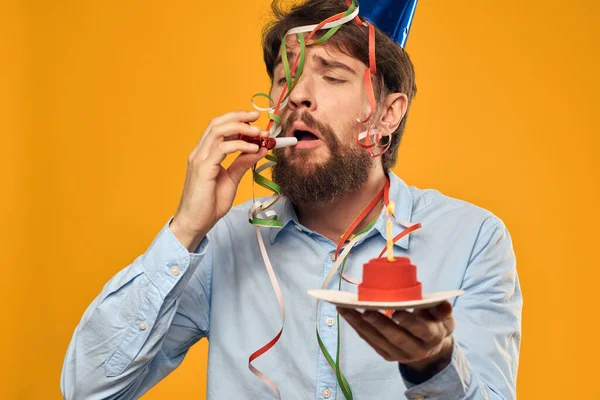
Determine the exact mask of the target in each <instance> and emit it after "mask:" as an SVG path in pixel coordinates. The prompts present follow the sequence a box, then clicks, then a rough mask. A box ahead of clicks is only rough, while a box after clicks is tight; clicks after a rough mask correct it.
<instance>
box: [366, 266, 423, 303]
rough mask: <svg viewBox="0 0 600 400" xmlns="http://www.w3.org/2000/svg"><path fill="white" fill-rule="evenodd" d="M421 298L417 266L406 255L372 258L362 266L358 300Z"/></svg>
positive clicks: (406, 299)
mask: <svg viewBox="0 0 600 400" xmlns="http://www.w3.org/2000/svg"><path fill="white" fill-rule="evenodd" d="M422 298H423V294H422V288H421V282H419V281H418V280H417V267H416V266H414V265H412V264H411V263H410V259H408V258H406V257H396V258H394V261H389V260H388V259H387V258H385V257H382V258H374V259H372V260H371V261H369V262H368V263H366V264H365V265H364V266H363V281H362V283H361V284H360V285H358V300H359V301H408V300H421V299H422Z"/></svg>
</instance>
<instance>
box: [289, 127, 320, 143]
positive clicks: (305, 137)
mask: <svg viewBox="0 0 600 400" xmlns="http://www.w3.org/2000/svg"><path fill="white" fill-rule="evenodd" d="M294 137H295V138H296V139H298V141H299V142H303V141H311V140H319V138H318V137H316V136H315V135H314V134H312V133H311V132H309V131H303V130H296V131H294Z"/></svg>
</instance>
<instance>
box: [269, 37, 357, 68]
mask: <svg viewBox="0 0 600 400" xmlns="http://www.w3.org/2000/svg"><path fill="white" fill-rule="evenodd" d="M317 38H318V37H317ZM285 40H286V42H285V45H286V50H287V53H288V57H291V58H293V57H295V56H296V55H297V54H298V52H299V51H300V41H299V40H298V36H296V35H287V36H286V38H285ZM313 40H314V39H311V42H312V41H313ZM309 54H310V55H318V56H321V57H323V58H326V59H334V60H337V61H341V62H343V63H346V64H348V65H350V66H351V67H353V68H354V67H356V68H358V69H360V66H361V65H362V66H364V63H363V62H362V61H361V60H359V59H358V58H356V57H353V56H351V55H349V54H348V52H344V51H342V50H341V49H340V48H339V46H337V45H336V44H333V41H332V42H329V41H326V42H325V43H322V44H319V45H316V46H306V47H305V55H309ZM277 59H278V60H281V48H280V49H279V53H278V54H277ZM308 59H309V57H307V60H308ZM290 62H291V60H290ZM278 66H281V64H279V65H278Z"/></svg>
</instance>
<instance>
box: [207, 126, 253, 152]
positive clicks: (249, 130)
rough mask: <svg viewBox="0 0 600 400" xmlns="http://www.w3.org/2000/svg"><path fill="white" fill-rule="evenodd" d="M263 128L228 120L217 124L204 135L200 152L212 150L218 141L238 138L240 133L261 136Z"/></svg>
mask: <svg viewBox="0 0 600 400" xmlns="http://www.w3.org/2000/svg"><path fill="white" fill-rule="evenodd" d="M261 132H264V131H261V129H260V128H259V127H258V126H251V125H248V124H245V123H243V122H226V123H223V124H219V125H215V126H213V127H211V128H210V129H207V131H206V132H205V133H204V135H202V138H201V139H200V142H199V143H198V147H199V148H200V150H199V152H200V153H201V154H202V153H206V152H208V151H211V149H212V148H213V147H215V146H216V145H217V144H218V143H221V142H223V141H225V140H238V139H239V135H240V134H241V135H246V136H259V135H260V134H261Z"/></svg>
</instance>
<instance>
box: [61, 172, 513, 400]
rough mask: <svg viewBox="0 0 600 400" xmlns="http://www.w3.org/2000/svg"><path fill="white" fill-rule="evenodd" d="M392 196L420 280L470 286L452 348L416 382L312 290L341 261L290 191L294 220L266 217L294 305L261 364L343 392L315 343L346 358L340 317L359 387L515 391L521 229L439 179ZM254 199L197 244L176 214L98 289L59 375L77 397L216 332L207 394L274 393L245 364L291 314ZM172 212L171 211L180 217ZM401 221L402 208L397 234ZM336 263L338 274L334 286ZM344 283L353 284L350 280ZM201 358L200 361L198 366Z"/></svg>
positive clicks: (450, 394) (317, 391)
mask: <svg viewBox="0 0 600 400" xmlns="http://www.w3.org/2000/svg"><path fill="white" fill-rule="evenodd" d="M390 180H391V182H390V199H391V200H393V201H394V202H395V203H396V215H397V217H398V218H399V219H400V220H404V221H408V222H421V223H422V229H420V230H418V231H416V232H414V233H411V234H410V235H409V236H407V237H405V238H403V239H402V240H400V241H399V242H398V243H397V244H396V246H395V255H397V256H406V257H410V259H411V261H412V262H413V264H415V265H416V266H417V268H418V279H419V280H420V281H421V282H422V284H423V292H424V293H431V292H437V291H441V290H454V289H462V290H464V291H465V292H466V293H465V294H464V295H463V296H461V297H458V298H456V299H453V300H452V304H453V306H454V310H453V313H454V318H455V320H456V330H455V332H454V343H455V345H454V348H453V355H452V361H451V363H450V364H449V365H448V367H446V368H445V369H444V370H443V371H441V372H440V373H439V374H437V375H436V376H434V377H433V378H431V379H429V380H428V381H426V382H424V383H421V384H419V385H413V384H411V383H410V382H407V381H405V380H404V379H403V377H402V375H401V374H400V372H399V368H398V363H395V362H388V361H386V360H384V359H383V358H382V357H381V356H379V355H378V354H377V353H376V352H375V351H374V350H373V349H372V348H371V347H370V346H369V345H368V344H367V343H366V342H365V341H363V340H362V339H361V338H360V337H359V336H358V335H357V334H356V333H355V331H354V330H353V329H352V328H351V327H350V326H349V325H348V324H347V323H346V322H345V321H344V320H343V319H342V318H340V323H341V326H337V321H336V318H335V317H336V310H335V307H334V306H333V305H331V304H329V303H326V302H321V303H320V308H319V313H318V317H317V316H316V309H315V307H316V300H315V299H314V298H312V297H310V296H309V295H308V294H307V290H308V289H318V288H320V287H321V284H322V282H323V280H324V278H325V277H326V275H327V273H328V272H329V270H330V268H331V266H332V265H333V261H332V257H331V256H332V254H333V253H334V251H335V248H336V244H335V243H333V242H332V241H330V240H329V239H327V238H325V237H324V236H322V235H320V234H318V233H316V232H313V231H311V230H310V229H307V228H306V227H303V226H302V225H301V224H300V223H299V222H298V220H297V218H296V215H295V212H294V208H293V207H292V206H291V204H290V202H288V201H286V200H285V199H282V200H281V201H280V202H279V203H277V204H276V206H275V209H276V210H277V212H278V214H279V216H280V218H281V219H282V220H283V221H284V227H283V229H268V228H263V230H262V233H263V237H264V238H265V244H266V247H267V251H268V254H269V256H270V258H271V261H272V264H273V267H274V269H275V273H276V275H277V278H278V280H279V283H280V285H281V290H282V293H283V299H284V303H285V307H286V310H287V316H286V321H285V327H284V330H283V335H282V337H281V339H280V341H279V342H278V343H277V344H276V345H275V346H274V347H273V348H272V349H271V350H270V351H269V352H267V353H266V354H265V355H263V356H262V357H260V358H259V359H257V360H256V361H254V363H253V364H254V365H255V366H256V367H257V368H258V369H259V370H260V371H262V372H263V373H264V374H265V375H267V376H268V377H269V378H270V379H272V380H273V381H274V382H275V384H276V385H277V386H278V387H279V389H280V391H281V394H282V398H283V399H285V400H290V399H302V400H305V399H309V398H314V399H326V398H329V399H338V400H343V399H344V396H343V393H342V392H341V390H340V389H339V387H338V386H337V384H336V378H335V373H334V372H333V371H332V370H331V368H330V366H329V365H328V363H327V361H326V359H325V357H324V356H323V354H321V351H320V349H319V347H318V344H317V339H316V334H315V327H316V326H317V325H318V327H319V331H320V334H321V337H322V339H323V342H324V343H325V345H326V346H327V348H328V349H329V351H330V353H331V355H332V356H333V357H334V358H335V352H336V342H337V331H338V329H341V350H340V357H341V370H342V372H343V373H344V375H345V376H346V378H347V379H348V382H349V383H350V386H351V388H352V391H353V393H354V398H355V399H357V400H363V399H365V400H370V399H378V400H392V399H394V400H395V399H402V398H405V397H406V398H410V399H420V398H426V399H440V400H441V399H449V400H450V399H451V400H456V399H477V400H480V399H488V398H489V399H514V398H515V397H516V394H515V386H516V378H517V366H518V357H519V346H520V339H521V334H520V332H521V308H522V297H521V290H520V287H519V281H518V277H517V272H516V262H515V255H514V252H513V247H512V243H511V238H510V235H509V233H508V231H507V230H506V227H505V226H504V224H503V222H502V221H501V220H500V219H499V218H498V217H496V216H494V215H493V214H492V213H490V212H489V211H486V210H484V209H482V208H479V207H476V206H474V205H472V204H469V203H467V202H464V201H460V200H456V199H453V198H450V197H447V196H445V195H443V194H441V193H440V192H438V191H436V190H421V189H418V188H415V187H412V186H411V187H409V186H407V185H406V184H405V183H404V182H403V181H402V180H401V179H400V178H398V177H397V176H395V175H394V174H392V173H390ZM248 208H249V203H245V204H242V205H240V206H237V207H234V208H233V209H232V210H231V211H230V212H229V213H228V214H227V216H226V217H225V218H223V219H222V220H221V221H219V223H218V224H217V225H216V226H215V227H214V228H213V229H212V230H211V231H210V233H209V234H208V236H207V237H206V238H205V239H204V240H203V241H202V243H201V244H200V246H199V247H198V249H197V250H196V251H195V252H194V253H192V254H190V253H189V252H188V251H187V250H186V249H185V248H184V247H183V246H182V245H181V244H180V243H179V242H178V241H177V239H176V238H175V236H174V235H173V233H172V232H171V231H170V229H169V226H168V223H167V224H165V226H164V228H163V229H162V230H161V231H160V233H159V234H158V236H157V237H156V239H155V240H154V242H153V243H152V244H151V245H150V247H149V248H148V250H147V251H146V253H145V254H143V255H141V256H139V257H138V258H137V259H136V260H135V261H134V262H133V263H132V264H131V265H129V266H128V267H126V268H125V269H123V270H122V271H120V272H119V273H117V275H115V276H114V277H113V278H112V279H111V280H110V281H109V282H108V283H107V284H106V286H105V287H104V288H103V290H102V292H101V293H100V295H99V296H98V297H97V298H96V299H95V300H94V301H93V302H92V304H91V305H90V306H89V307H88V309H87V310H86V312H85V313H84V315H83V317H82V319H81V321H80V323H79V325H78V326H77V328H76V330H75V333H74V335H73V338H72V340H71V343H70V345H69V348H68V351H67V354H66V358H65V362H64V366H63V371H62V377H61V389H62V393H63V396H64V397H65V398H67V399H85V400H93V399H135V398H138V397H140V396H141V395H142V394H143V393H145V392H146V391H147V390H149V389H150V388H151V387H152V386H153V385H155V384H156V383H157V382H158V381H159V380H161V379H163V378H164V377H165V376H166V375H167V374H169V373H170V372H171V371H173V370H174V369H175V368H176V367H177V366H178V365H179V364H180V363H181V362H182V360H183V358H184V356H185V354H186V352H187V351H188V349H189V348H190V346H192V345H193V344H194V343H196V342H197V341H199V340H200V339H202V338H205V337H206V338H207V339H208V340H209V342H210V346H209V361H208V381H207V399H208V400H216V399H275V398H276V396H275V394H274V392H273V391H272V390H271V389H270V388H269V387H268V386H267V385H266V384H265V383H263V382H262V381H261V380H259V379H258V378H257V377H256V376H254V375H253V374H252V373H251V372H250V370H249V369H248V357H249V356H250V354H251V353H253V352H254V351H256V350H257V349H259V348H260V347H262V346H263V345H264V344H265V343H267V342H268V341H269V340H271V339H272V338H273V337H274V336H275V334H276V333H277V332H278V331H279V329H280V328H281V314H280V310H279V306H278V303H277V300H276V297H275V293H274V291H273V289H272V286H271V284H270V281H269V278H268V275H267V272H266V270H265V266H264V263H263V260H262V257H261V254H260V250H259V246H258V243H257V238H256V232H255V228H254V226H252V225H250V224H249V223H248V214H247V210H248ZM386 220H387V219H386V217H385V214H384V212H383V211H382V213H381V215H380V216H379V218H378V220H377V222H376V223H375V225H374V226H373V228H372V229H371V230H370V231H369V232H368V233H367V234H365V235H364V236H363V238H362V239H361V240H360V241H359V242H358V243H357V244H356V246H355V247H354V249H353V250H352V251H351V252H350V255H349V258H348V261H347V263H346V267H345V268H346V269H345V274H347V275H348V276H351V277H354V278H358V279H359V280H360V278H361V274H362V265H363V264H364V263H365V262H367V261H368V260H369V259H371V258H374V257H377V256H378V255H379V252H380V251H381V250H382V249H383V248H384V247H385V245H386V240H385V232H386V229H385V222H386ZM169 222H170V220H169ZM402 229H403V227H402V226H401V225H399V224H398V223H396V222H395V221H394V234H397V233H399V232H401V231H402ZM338 278H339V275H338V276H334V279H332V281H331V285H330V288H332V289H337V281H338ZM342 290H346V291H354V292H356V290H357V288H356V286H354V285H352V284H350V283H348V282H345V281H344V283H343V286H342ZM198 368H202V366H198Z"/></svg>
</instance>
